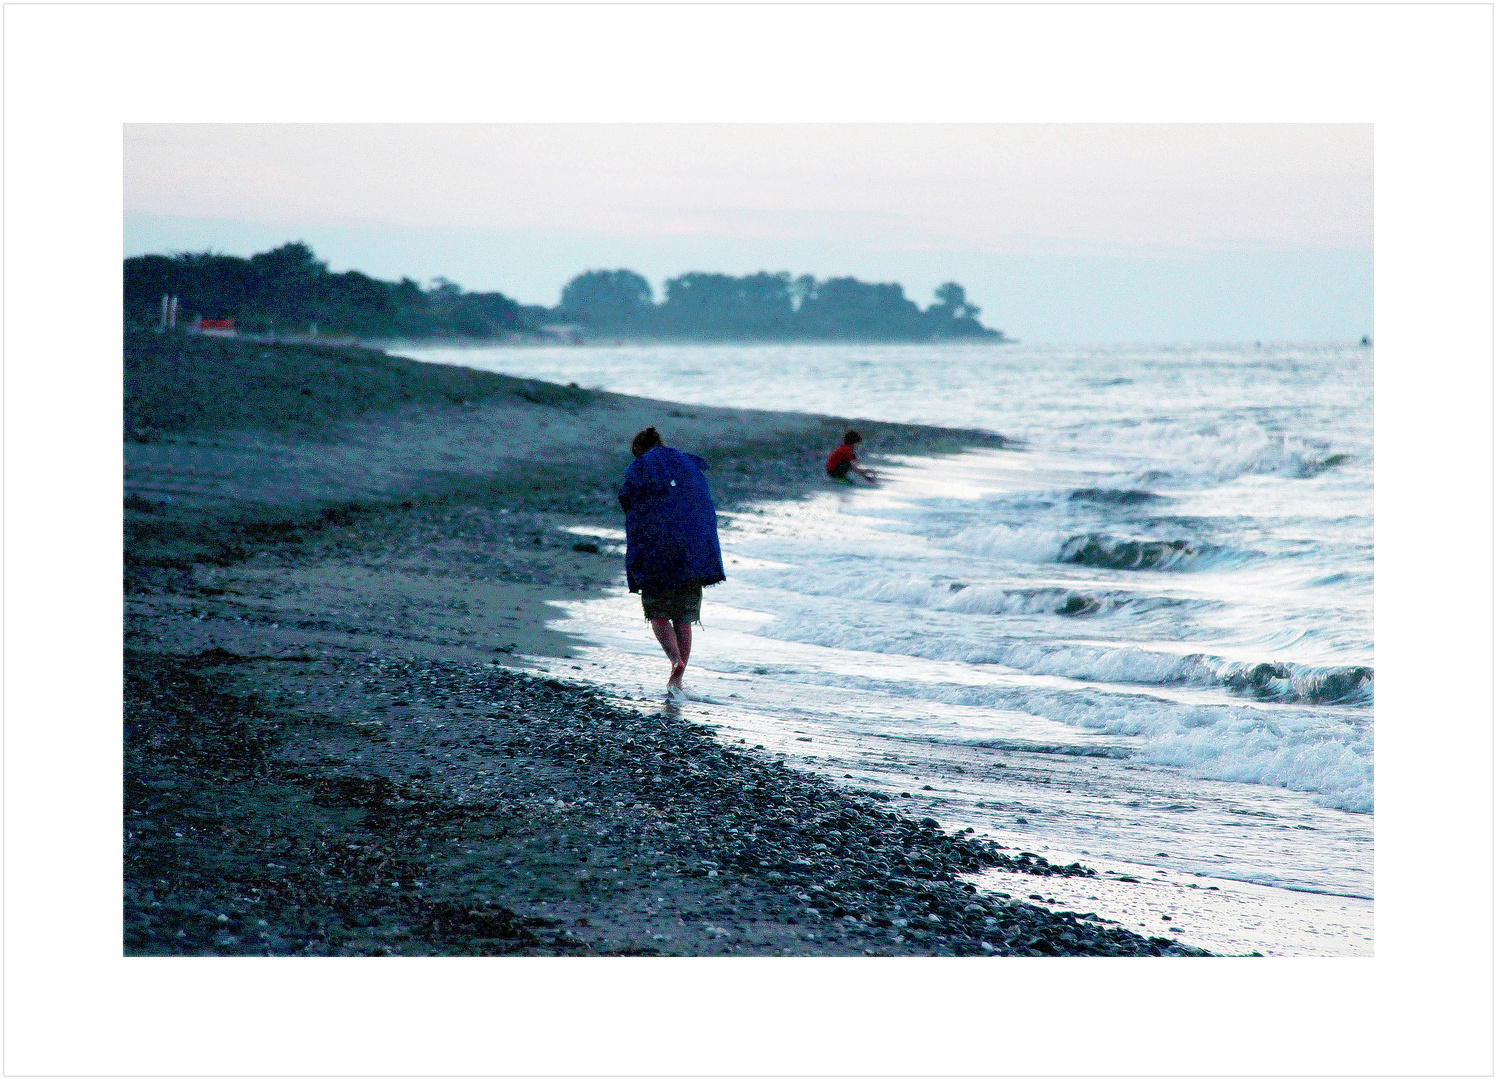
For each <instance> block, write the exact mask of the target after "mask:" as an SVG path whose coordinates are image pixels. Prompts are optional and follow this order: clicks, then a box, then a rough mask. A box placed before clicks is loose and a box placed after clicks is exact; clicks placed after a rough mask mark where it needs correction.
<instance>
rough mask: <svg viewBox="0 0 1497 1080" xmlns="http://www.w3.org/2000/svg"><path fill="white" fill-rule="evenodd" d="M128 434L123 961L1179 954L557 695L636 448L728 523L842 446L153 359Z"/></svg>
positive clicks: (698, 413) (469, 380)
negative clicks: (675, 449) (667, 465)
mask: <svg viewBox="0 0 1497 1080" xmlns="http://www.w3.org/2000/svg"><path fill="white" fill-rule="evenodd" d="M125 411H126V416H125V439H126V446H125V462H126V478H125V506H126V511H125V530H126V532H125V607H126V624H125V641H124V648H125V675H126V691H125V804H124V822H123V825H124V849H125V922H124V935H125V941H124V947H125V952H126V954H127V955H276V956H281V955H324V956H326V955H339V956H352V955H407V956H434V955H514V954H521V955H677V956H706V955H798V956H811V955H865V954H866V955H890V956H893V955H915V956H931V955H969V956H993V955H1133V956H1139V955H1156V956H1157V955H1201V954H1202V951H1201V950H1200V949H1196V948H1192V947H1188V946H1185V945H1181V944H1179V943H1177V942H1175V941H1172V940H1170V939H1169V938H1166V937H1159V936H1144V935H1140V934H1138V933H1135V932H1133V931H1131V930H1128V929H1125V928H1124V927H1122V926H1121V925H1118V924H1117V923H1115V922H1111V921H1109V920H1108V919H1106V918H1102V917H1100V916H1098V915H1097V914H1096V913H1095V912H1091V911H1087V910H1085V909H1084V908H1081V907H1079V906H1078V907H1077V909H1076V910H1070V909H1068V908H1067V907H1065V906H1064V905H1057V904H1055V903H1053V902H1052V903H1050V904H1045V903H1042V902H1041V901H1044V900H1047V899H1049V900H1051V901H1054V898H1055V893H1056V891H1057V890H1056V889H1055V888H1053V885H1054V884H1057V883H1060V882H1064V881H1080V880H1084V879H1086V878H1087V877H1088V876H1089V875H1090V876H1094V875H1095V871H1094V870H1093V869H1092V868H1090V867H1088V866H1086V865H1084V864H1082V863H1079V862H1071V863H1067V864H1065V865H1058V864H1053V863H1051V862H1050V861H1048V860H1047V859H1046V858H1045V857H1043V856H1042V855H1040V854H1038V853H1035V852H1026V851H1022V850H1017V849H1014V848H1012V847H1003V846H1000V845H999V844H996V843H994V842H992V841H990V840H986V839H982V838H980V837H977V836H975V835H973V834H972V833H971V831H970V830H967V831H965V832H957V831H954V830H948V829H947V828H943V825H942V823H941V822H939V821H937V820H935V819H934V818H930V817H923V818H922V817H918V816H914V815H912V814H909V813H901V811H900V807H899V805H898V800H897V799H895V800H891V799H890V798H889V796H888V795H887V794H886V793H883V792H878V791H871V790H859V789H858V788H857V787H856V786H855V785H848V784H838V783H834V782H832V780H830V779H828V778H827V777H825V776H821V775H817V774H814V773H811V772H808V771H800V770H797V769H795V768H791V767H788V766H787V765H786V764H785V763H784V761H783V760H780V759H778V758H776V757H775V756H773V755H771V754H769V753H766V752H765V750H764V748H763V747H762V746H759V745H755V744H752V743H750V742H749V741H748V740H746V739H739V738H735V737H731V736H730V735H729V734H727V733H724V732H721V731H719V730H717V729H715V728H714V727H711V726H708V725H705V724H702V723H700V722H697V721H695V720H693V719H692V717H691V716H690V715H683V713H682V711H681V710H678V709H676V708H674V707H672V706H670V705H669V704H666V703H664V702H661V703H659V704H656V705H645V704H643V703H629V702H623V701H620V700H618V699H616V698H611V697H609V696H608V695H606V694H604V693H602V692H600V691H599V690H598V689H597V688H595V687H591V686H588V685H585V684H583V683H582V682H580V681H577V682H574V681H569V680H568V679H567V678H566V669H567V658H568V657H569V656H571V655H572V654H573V653H574V652H575V650H576V649H577V647H578V645H579V642H578V641H577V640H576V639H573V638H571V637H569V636H568V635H567V634H566V633H563V632H561V631H559V630H557V629H555V628H553V627H551V626H548V622H549V621H554V614H555V610H556V609H555V607H554V606H553V605H554V603H555V602H557V601H568V600H577V599H580V598H586V597H587V596H589V595H592V594H594V593H596V592H597V591H598V590H601V589H606V588H610V587H615V586H616V585H617V583H618V581H619V580H620V579H621V578H622V574H623V568H622V560H621V559H619V558H618V557H617V556H616V555H615V554H612V553H611V552H610V551H608V550H606V549H604V548H601V547H600V546H599V545H598V544H596V543H587V542H585V541H581V540H579V534H578V532H577V531H576V530H578V529H579V528H582V529H585V528H586V527H589V526H613V525H616V524H617V523H618V519H619V513H618V510H617V506H616V504H615V503H614V502H613V489H614V486H615V484H616V480H617V476H618V474H619V473H620V472H621V471H622V467H623V465H624V464H626V463H627V461H628V450H627V443H628V438H629V436H630V435H631V434H632V433H633V432H634V431H636V430H639V429H640V428H642V427H644V426H646V425H647V424H651V423H654V424H656V425H657V426H659V427H660V429H661V430H662V432H663V433H665V434H666V436H667V439H668V441H671V442H673V443H675V444H678V445H681V446H683V447H685V448H689V449H691V450H692V451H693V452H695V453H699V454H702V455H703V456H704V457H706V458H707V459H708V461H709V462H710V463H711V465H712V468H713V471H712V473H711V476H712V482H713V485H714V494H715V496H716V498H717V501H718V504H719V506H720V507H721V508H723V509H725V510H728V511H731V510H733V509H734V508H738V507H743V506H746V505H749V504H750V503H753V502H762V501H764V500H772V499H778V500H794V499H796V498H798V497H800V496H801V495H802V494H803V493H804V491H805V490H806V489H807V488H808V484H809V478H815V477H816V475H817V467H818V465H819V459H820V457H821V456H824V452H825V447H826V446H828V445H834V444H835V442H836V436H837V435H839V434H840V432H841V430H842V428H843V427H844V426H846V424H847V423H848V422H849V421H850V420H852V419H853V418H849V417H825V416H810V415H803V414H789V413H773V412H766V411H762V410H751V409H715V408H710V407H706V406H700V405H690V406H684V405H678V404H672V403H670V402H664V401H652V400H648V399H642V398H637V397H627V396H625V395H620V394H610V393H604V392H601V391H593V390H584V389H581V388H579V387H575V386H563V385H558V384H553V383H545V382H539V381H534V380H522V379H514V378H508V377H505V376H500V375H493V374H488V373H485V372H478V371H471V370H465V369H459V368H452V367H444V366H439V365H432V364H421V363H416V362H414V361H409V360H403V359H401V358H399V357H395V356H391V355H387V354H385V353H381V352H378V351H374V350H363V349H355V348H325V347H318V346H311V345H267V344H263V343H240V342H234V341H227V340H218V341H205V340H201V339H191V338H173V337H170V336H159V335H141V336H140V337H139V338H129V339H127V341H126V410H125ZM857 424H858V426H859V428H860V430H862V431H863V432H864V433H865V436H871V437H872V438H876V439H877V441H878V445H879V447H880V448H881V450H883V451H884V452H887V453H891V454H903V455H911V456H926V457H929V456H933V455H940V454H949V453H954V452H957V451H960V450H964V449H970V448H974V447H975V448H999V447H1001V446H1002V445H1003V440H1002V439H1001V438H1000V437H997V436H993V435H990V434H985V433H982V432H977V431H956V430H948V429H943V428H935V427H922V426H919V425H897V424H876V423H873V422H869V421H863V420H858V421H857ZM541 660H543V661H544V663H542V662H541ZM543 669H544V670H543ZM663 673H664V665H663V664H662V681H663Z"/></svg>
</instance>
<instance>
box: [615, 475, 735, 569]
mask: <svg viewBox="0 0 1497 1080" xmlns="http://www.w3.org/2000/svg"><path fill="white" fill-rule="evenodd" d="M706 468H707V463H706V462H705V461H703V460H702V459H701V458H699V457H697V456H696V455H695V454H683V453H681V451H679V450H672V449H671V448H670V447H668V446H655V447H652V448H651V449H649V450H647V451H645V452H644V453H643V454H641V455H640V456H639V457H637V458H635V459H634V461H633V462H632V463H631V464H630V465H629V467H628V468H627V469H625V470H624V486H623V487H621V488H620V489H619V502H620V503H622V504H623V507H624V533H625V535H626V536H627V537H628V541H629V550H628V554H627V555H625V556H624V568H625V570H626V571H627V572H628V576H629V591H630V592H639V591H640V590H642V589H647V590H649V591H650V592H660V591H662V590H664V589H674V588H677V587H678V586H681V585H714V584H716V583H717V582H719V581H725V580H727V576H728V575H727V574H725V573H723V556H722V549H721V548H719V547H718V544H717V507H715V506H714V505H713V504H712V492H711V491H709V490H708V488H707V477H706V476H704V475H703V473H704V472H705V470H706Z"/></svg>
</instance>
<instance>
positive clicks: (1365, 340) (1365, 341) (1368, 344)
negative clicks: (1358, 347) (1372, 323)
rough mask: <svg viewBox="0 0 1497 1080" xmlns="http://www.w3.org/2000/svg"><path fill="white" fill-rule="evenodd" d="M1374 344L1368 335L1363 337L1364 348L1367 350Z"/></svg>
mask: <svg viewBox="0 0 1497 1080" xmlns="http://www.w3.org/2000/svg"><path fill="white" fill-rule="evenodd" d="M1371 344H1372V337H1371V335H1368V334H1363V335H1362V347H1363V348H1364V349H1365V348H1367V347H1368V346H1370V345H1371Z"/></svg>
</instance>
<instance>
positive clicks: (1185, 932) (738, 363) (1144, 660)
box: [414, 346, 1373, 954]
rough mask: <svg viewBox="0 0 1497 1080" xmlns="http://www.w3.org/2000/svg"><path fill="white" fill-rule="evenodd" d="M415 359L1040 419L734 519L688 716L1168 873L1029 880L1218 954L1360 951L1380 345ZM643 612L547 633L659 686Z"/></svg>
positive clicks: (953, 823)
mask: <svg viewBox="0 0 1497 1080" xmlns="http://www.w3.org/2000/svg"><path fill="white" fill-rule="evenodd" d="M414 355H418V356H420V357H421V358H425V359H441V360H445V361H447V362H464V363H470V364H473V365H474V366H481V367H486V368H490V369H493V370H503V371H506V372H508V373H512V374H518V375H527V376H534V377H543V378H551V379H556V380H559V381H563V382H570V381H576V382H579V383H582V384H583V385H593V386H603V387H605V388H607V389H611V390H618V391H623V392H628V393H636V394H644V395H648V396H655V397H662V398H668V399H673V400H678V401H689V402H697V403H708V404H717V405H740V406H758V407H765V408H777V409H784V408H800V409H804V410H807V411H820V412H833V413H837V412H841V413H842V414H844V415H865V416H876V417H877V418H879V419H885V420H903V421H916V422H930V423H944V424H950V425H959V426H970V427H980V428H984V429H987V430H991V431H996V432H999V433H1001V434H1004V435H1008V436H1012V437H1017V438H1020V439H1022V440H1024V445H1023V447H1022V448H1021V449H1016V450H1003V451H980V452H973V453H968V454H964V455H961V456H959V457H956V458H950V459H944V460H939V461H935V462H930V461H916V460H909V461H900V462H896V463H894V464H893V465H892V466H889V467H887V468H885V469H884V470H883V474H884V475H883V480H882V482H881V483H880V484H879V486H877V487H876V488H874V487H866V486H862V485H860V486H858V487H848V486H843V485H832V484H830V483H828V485H827V488H826V490H825V491H824V492H823V493H822V494H819V495H817V496H816V497H814V498H812V499H810V500H808V501H805V502H801V503H795V504H775V505H767V506H763V507H755V508H751V510H750V512H748V513H743V514H736V515H724V516H723V522H722V525H723V529H722V532H723V541H724V546H725V549H726V553H727V559H728V564H727V570H728V575H729V580H728V581H727V582H725V583H724V584H723V585H721V586H718V587H715V588H713V589H711V590H709V592H708V593H707V603H706V604H705V606H704V612H703V618H704V624H705V625H704V627H703V629H702V631H701V632H700V633H699V635H698V639H697V648H696V653H695V655H694V656H693V664H692V676H691V682H690V685H691V686H692V689H693V697H694V700H692V701H689V702H687V703H686V704H685V705H684V706H683V708H684V709H687V710H691V711H692V712H694V713H695V714H696V715H697V716H698V718H700V719H704V720H708V721H710V722H713V723H716V724H718V725H720V727H721V729H722V731H723V733H724V737H727V738H735V739H736V738H742V739H745V740H747V741H748V742H749V744H750V745H757V744H763V745H765V746H766V747H767V748H769V749H771V750H773V751H776V752H783V753H785V754H786V755H787V756H788V757H790V758H791V759H792V760H794V761H797V762H799V763H801V764H803V765H805V766H807V767H814V768H817V769H821V770H825V771H827V772H829V773H831V774H832V775H834V776H839V777H840V776H847V777H850V778H851V781H856V782H857V783H858V784H860V785H862V786H868V787H873V788H875V789H882V790H885V791H886V792H888V793H889V794H890V795H891V796H892V797H893V798H895V799H897V800H900V801H905V800H904V799H903V796H902V794H901V793H903V792H908V793H909V799H908V801H907V802H906V805H909V806H911V807H912V808H917V809H919V810H921V812H922V813H930V814H932V815H933V816H935V817H936V818H937V819H938V820H940V821H941V822H942V824H943V825H945V826H947V827H949V828H963V827H968V826H970V827H972V828H974V829H976V830H977V831H979V832H982V833H984V834H987V835H990V836H993V837H994V838H995V839H998V840H999V842H1001V843H1005V844H1009V845H1010V846H1014V847H1021V848H1025V849H1028V850H1032V851H1039V852H1043V853H1045V854H1046V857H1047V858H1050V859H1051V860H1052V861H1056V860H1057V859H1059V860H1060V861H1070V860H1071V859H1072V858H1076V859H1080V860H1081V861H1083V862H1085V863H1087V864H1088V865H1092V866H1095V867H1097V868H1098V869H1099V870H1103V869H1107V870H1111V871H1113V874H1112V878H1116V877H1129V876H1131V877H1136V878H1139V879H1140V881H1143V880H1148V881H1151V882H1156V883H1164V882H1173V883H1175V885H1176V886H1177V887H1175V888H1173V889H1165V888H1164V885H1163V884H1159V885H1158V887H1156V888H1151V889H1148V890H1144V891H1143V892H1141V891H1140V890H1143V885H1142V884H1138V885H1134V884H1133V883H1131V882H1124V883H1116V882H1114V883H1112V884H1108V883H1107V881H1106V880H1104V881H1103V882H1101V883H1098V884H1097V890H1100V891H1094V893H1085V894H1084V895H1078V896H1074V897H1071V899H1066V898H1065V897H1062V895H1061V892H1060V891H1056V890H1060V889H1061V888H1062V887H1061V886H1059V885H1056V886H1054V887H1053V888H1052V887H1051V886H1048V885H1043V883H1042V882H1041V879H1036V882H1040V884H1041V886H1042V887H1038V888H1036V889H1034V890H1032V891H1036V892H1040V893H1043V895H1044V896H1045V897H1049V896H1052V895H1053V896H1055V897H1056V899H1057V901H1059V902H1063V903H1065V904H1066V905H1067V906H1071V907H1073V908H1075V907H1076V905H1077V904H1081V903H1084V904H1085V905H1087V906H1085V907H1084V909H1085V910H1097V911H1098V913H1099V914H1103V915H1107V914H1108V911H1107V910H1104V908H1107V907H1108V905H1111V906H1112V908H1115V909H1116V914H1113V915H1110V916H1109V917H1119V918H1120V917H1122V916H1123V915H1124V914H1126V913H1133V912H1134V909H1135V907H1137V905H1138V904H1140V903H1142V904H1143V905H1144V908H1143V909H1142V910H1144V911H1145V912H1146V913H1145V914H1144V915H1143V916H1141V917H1142V918H1143V920H1144V922H1143V923H1139V922H1138V920H1137V919H1135V920H1134V923H1136V924H1137V925H1135V926H1134V928H1141V927H1142V928H1146V929H1147V930H1148V931H1149V932H1152V933H1159V932H1168V933H1170V934H1171V935H1172V936H1177V937H1179V938H1180V939H1181V940H1186V941H1190V942H1191V943H1193V944H1200V945H1204V946H1205V947H1207V948H1213V949H1217V950H1224V951H1248V950H1249V949H1258V950H1259V951H1263V952H1270V953H1280V954H1282V953H1286V952H1288V953H1299V954H1307V953H1309V954H1316V953H1318V954H1332V953H1334V954H1345V953H1367V952H1370V950H1371V904H1370V898H1371V871H1372V815H1371V810H1372V790H1373V784H1372V778H1373V774H1372V724H1373V721H1372V714H1373V708H1372V703H1373V650H1372V570H1373V563H1372V482H1371V478H1372V439H1371V434H1372V433H1371V415H1372V412H1371V405H1372V402H1371V373H1372V372H1371V369H1372V364H1371V356H1370V353H1369V352H1368V350H1363V349H1351V348H1347V349H1340V348H1318V349H1299V348H1296V349H1283V348H1268V349H1259V348H1256V347H1254V348H1213V349H1196V350H1182V349H1170V350H1148V349H1113V350H1107V349H1089V350H1041V349H1024V348H1022V347H994V346H950V347H941V346H918V347H898V346H884V347H837V346H817V347H811V346H800V347H790V348H748V347H714V348H690V347H679V348H669V349H663V348H654V349H618V350H604V349H554V350H553V349H524V350H520V349H510V350H465V351H448V352H442V353H436V352H434V351H422V352H418V353H416V354H414ZM744 370H752V371H755V372H756V373H757V376H756V378H755V379H754V380H752V381H745V380H743V379H742V378H741V372H743V371H744ZM666 435H667V438H669V431H668V429H666ZM685 449H690V447H685ZM828 449H830V448H828ZM866 449H867V451H870V452H874V453H876V452H877V447H876V446H870V447H867V448H866ZM604 531H605V532H606V531H607V530H604ZM619 535H621V534H619ZM637 605H638V602H637V599H635V598H632V597H628V596H627V595H626V594H622V593H620V594H615V595H608V596H603V597H600V598H598V599H595V600H590V601H587V602H585V603H581V604H576V605H571V606H569V608H568V611H567V612H566V625H565V628H566V629H570V630H573V631H576V632H581V633H583V634H584V636H586V637H587V638H588V640H590V641H592V642H595V643H596V644H595V645H594V646H593V647H592V649H591V650H590V651H589V652H588V654H587V655H586V656H585V657H584V658H583V660H582V661H581V662H579V664H578V668H579V670H580V671H581V672H582V673H583V674H585V675H587V677H589V678H593V679H595V680H597V681H599V682H602V683H604V684H605V685H607V686H609V687H611V688H612V689H613V690H614V691H615V692H617V693H620V694H623V695H626V696H631V697H636V698H641V697H642V698H644V699H646V700H650V701H654V700H656V699H657V698H656V687H657V685H658V684H659V683H660V682H661V681H662V680H663V674H664V662H663V659H662V658H660V657H659V656H658V654H657V652H656V647H655V646H654V643H653V640H652V639H650V637H649V635H648V634H647V633H645V628H644V627H643V626H642V625H641V623H640V620H639V615H638V606H637ZM568 668H569V665H564V666H563V668H562V669H559V670H563V672H564V673H565V670H566V669H568ZM573 674H575V672H574V673H573ZM851 781H850V782H851ZM1104 878H1106V875H1104ZM1008 880H1009V882H1010V887H1012V879H1011V878H1010V879H1008ZM1052 880H1053V879H1052ZM1073 884H1074V883H1073ZM1088 884H1089V883H1088V882H1085V881H1082V882H1081V883H1080V884H1078V885H1076V888H1082V889H1085V888H1086V887H1087V886H1088ZM1130 886H1131V889H1130ZM1191 886H1195V887H1194V888H1192V887H1191ZM1212 886H1215V890H1214V891H1213V890H1212ZM997 887H999V888H1002V887H1003V886H1002V885H999V886H997ZM1065 888H1066V889H1068V890H1071V892H1074V889H1072V888H1071V886H1066V887H1065ZM1071 892H1068V893H1067V894H1066V895H1067V896H1070V895H1071ZM1176 894H1178V896H1180V897H1185V898H1186V900H1187V901H1188V902H1186V903H1184V906H1183V907H1179V906H1177V907H1176V908H1174V909H1169V908H1165V907H1161V906H1160V905H1162V904H1164V903H1165V900H1164V899H1162V898H1164V897H1166V896H1170V897H1176ZM1093 895H1095V896H1096V899H1095V900H1089V899H1087V897H1090V896H1093ZM1140 896H1146V897H1147V898H1148V899H1146V900H1143V901H1140V900H1139V899H1138V898H1139V897H1140ZM1224 896H1227V897H1229V899H1230V902H1228V901H1225V900H1223V897H1224ZM1311 896H1318V897H1320V899H1316V900H1312V899H1310V897H1311ZM1197 901H1199V902H1197ZM1171 902H1173V903H1176V904H1177V905H1178V904H1179V903H1180V901H1179V900H1178V898H1177V899H1175V900H1172V901H1171ZM1327 905H1330V907H1329V908H1328V907H1327ZM1248 911H1251V912H1253V914H1252V915H1251V916H1250V917H1249V916H1247V915H1245V914H1244V912H1248ZM1165 914H1170V915H1171V918H1170V920H1169V921H1168V922H1165V921H1162V916H1163V915H1165ZM1130 917H1131V915H1130ZM1149 919H1159V920H1161V921H1159V923H1158V925H1147V923H1148V920H1149ZM1124 921H1125V924H1127V920H1126V919H1125V920H1124ZM1246 923H1254V924H1255V925H1256V926H1257V927H1258V929H1257V930H1251V931H1249V930H1247V929H1244V925H1245V924H1246Z"/></svg>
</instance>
